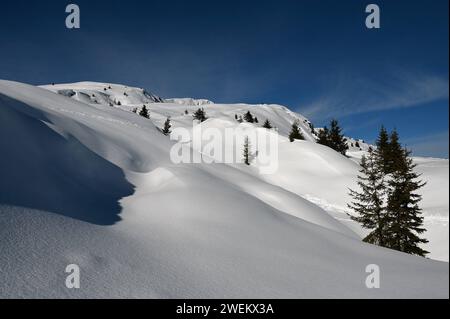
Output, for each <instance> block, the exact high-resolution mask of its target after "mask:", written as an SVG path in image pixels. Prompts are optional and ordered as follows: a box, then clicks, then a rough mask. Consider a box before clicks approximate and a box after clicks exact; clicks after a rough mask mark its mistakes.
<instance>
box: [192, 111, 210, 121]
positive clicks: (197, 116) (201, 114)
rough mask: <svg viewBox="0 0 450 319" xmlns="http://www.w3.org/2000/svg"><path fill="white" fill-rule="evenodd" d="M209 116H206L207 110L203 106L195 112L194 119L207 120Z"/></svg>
mask: <svg viewBox="0 0 450 319" xmlns="http://www.w3.org/2000/svg"><path fill="white" fill-rule="evenodd" d="M207 119H208V118H207V117H206V113H205V110H204V109H203V108H201V109H200V108H199V109H198V110H197V111H195V113H194V120H199V121H200V122H204V121H206V120H207Z"/></svg>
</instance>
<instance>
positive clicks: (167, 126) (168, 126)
mask: <svg viewBox="0 0 450 319" xmlns="http://www.w3.org/2000/svg"><path fill="white" fill-rule="evenodd" d="M171 128H172V124H171V123H170V117H168V118H167V119H166V121H165V122H164V127H163V129H162V130H161V131H162V133H163V134H164V135H170V133H172V131H171V130H170V129H171Z"/></svg>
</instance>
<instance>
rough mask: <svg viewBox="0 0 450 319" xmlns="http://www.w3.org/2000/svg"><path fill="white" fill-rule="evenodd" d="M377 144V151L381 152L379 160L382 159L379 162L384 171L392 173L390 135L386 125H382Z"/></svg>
mask: <svg viewBox="0 0 450 319" xmlns="http://www.w3.org/2000/svg"><path fill="white" fill-rule="evenodd" d="M375 145H376V146H377V151H378V153H379V154H380V156H379V160H380V161H381V162H380V163H379V164H380V166H381V168H382V169H383V172H384V173H385V174H389V173H390V169H389V149H390V144H389V135H388V132H387V131H386V129H385V128H384V126H382V127H381V129H380V133H379V134H378V138H377V140H376V142H375Z"/></svg>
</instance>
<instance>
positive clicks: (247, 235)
mask: <svg viewBox="0 0 450 319" xmlns="http://www.w3.org/2000/svg"><path fill="white" fill-rule="evenodd" d="M105 87H106V88H107V89H106V90H109V91H110V92H108V97H107V98H105V100H102V99H99V100H97V102H93V101H92V95H93V94H94V95H95V96H97V97H98V96H99V95H98V94H99V93H101V92H102V91H103V92H105ZM109 87H110V85H108V84H93V83H89V82H84V83H82V84H75V85H69V84H67V85H64V86H63V87H59V86H58V85H54V86H48V87H46V88H39V87H33V86H29V85H25V84H20V83H15V82H8V81H0V124H1V125H0V130H1V132H0V133H1V134H0V149H1V151H2V156H1V157H0V176H1V181H0V249H1V254H0V268H1V271H0V282H1V283H2V284H1V285H0V297H6V298H14V297H30V298H89V297H91V298H92V297H93V298H111V297H112V298H118V297H134V298H138V297H145V298H157V297H159V298H247V297H251V298H313V297H317V298H448V296H449V294H448V290H449V287H448V263H445V262H439V261H434V260H429V259H424V258H419V257H414V256H409V255H406V254H403V253H399V252H396V251H392V250H388V249H383V248H380V247H376V246H372V245H368V244H365V243H362V242H361V240H360V238H359V236H358V234H356V233H355V231H357V229H356V228H354V227H351V225H350V227H351V228H350V227H348V226H349V224H348V223H346V225H344V224H343V223H342V222H341V221H342V220H340V219H339V218H335V217H339V214H340V213H339V210H338V209H334V208H336V207H338V208H339V207H340V206H339V205H342V204H343V201H344V200H345V198H342V197H344V196H345V195H344V192H345V189H344V188H345V187H347V186H348V185H351V183H352V181H354V177H355V174H356V173H355V172H356V171H357V168H358V167H357V164H356V163H355V162H354V161H352V160H350V159H347V158H345V157H342V156H341V155H339V154H336V153H335V152H334V151H332V150H330V149H328V148H325V147H322V146H320V145H317V144H315V143H311V142H308V141H304V142H296V143H293V144H291V143H288V142H287V139H286V137H285V135H286V130H288V128H289V126H290V124H291V122H292V120H293V118H294V117H295V118H298V119H299V120H300V121H301V123H300V124H301V129H302V131H303V132H304V134H305V135H306V137H307V140H309V141H312V140H314V134H313V132H312V131H311V128H310V126H309V124H308V121H307V119H305V118H303V117H301V115H297V114H295V113H292V112H290V111H289V110H288V109H286V108H285V107H282V106H278V105H258V106H249V105H244V104H237V105H217V104H210V103H206V104H203V105H202V107H204V108H205V110H206V112H207V114H208V115H209V116H210V119H209V120H207V121H206V122H204V123H203V124H202V125H214V126H220V125H227V124H226V123H232V125H240V124H239V123H236V122H234V121H233V119H234V115H235V114H243V113H245V112H246V111H247V110H249V109H250V110H251V112H252V113H254V114H255V115H256V116H257V117H258V118H259V120H260V122H262V121H263V120H265V118H269V119H270V121H271V122H272V123H273V124H274V125H275V126H277V127H278V128H279V131H280V133H281V136H280V170H279V172H278V173H277V174H275V175H273V176H266V177H262V176H261V175H259V174H258V173H257V170H256V169H255V168H253V167H251V168H248V167H246V166H244V165H240V164H233V165H225V164H211V165H207V164H180V165H175V164H172V163H171V161H170V158H169V151H170V148H171V146H172V145H173V143H174V142H173V141H170V140H169V139H168V137H166V136H164V135H163V134H161V133H160V132H159V130H158V129H157V128H156V127H155V125H156V126H157V127H161V126H162V122H163V121H164V120H165V119H166V118H167V117H168V116H170V117H171V118H172V120H173V121H172V122H173V124H174V126H183V127H187V128H188V127H191V126H192V116H191V114H192V111H193V110H195V109H196V108H198V105H197V104H195V103H179V102H178V103H162V100H158V99H156V100H154V99H153V98H149V99H148V100H145V98H146V96H147V95H148V96H150V95H149V94H148V93H146V92H145V91H144V90H140V89H133V88H129V91H128V92H129V93H127V95H128V96H126V95H123V93H124V92H122V89H123V87H124V86H112V85H111V89H109ZM70 90H72V91H70ZM51 91H54V92H51ZM68 92H69V93H68ZM96 92H97V93H96ZM133 92H134V93H133ZM73 93H75V94H73ZM80 93H85V94H86V95H89V96H90V98H89V99H84V98H83V97H82V96H83V95H80ZM119 96H120V97H121V98H122V96H123V100H120V101H121V103H120V105H118V104H119V103H117V104H114V103H112V104H113V105H112V106H111V103H110V102H111V101H114V99H116V101H117V100H118V99H119ZM101 101H103V102H101ZM122 102H123V103H122ZM172 102H173V101H172ZM142 104H147V105H150V107H149V108H150V111H151V120H147V119H144V118H142V117H139V116H138V115H136V114H134V113H132V112H130V110H131V109H133V108H134V107H140V106H142ZM192 104H195V105H192ZM185 110H187V111H188V113H189V114H188V115H186V114H185ZM218 120H221V121H218ZM220 123H222V124H220ZM219 128H220V127H219ZM297 161H301V165H300V163H298V162H297ZM441 164H442V163H441ZM444 167H445V165H444ZM447 171H448V163H447ZM433 174H434V173H433ZM447 176H448V175H447ZM440 183H441V187H444V188H445V187H447V188H448V179H447V180H445V179H443V180H441V182H440ZM343 185H345V186H343ZM341 189H344V190H341ZM424 191H425V190H424ZM428 192H430V193H434V192H436V189H434V188H433V189H429V190H428ZM435 196H436V197H438V196H439V195H435ZM445 196H447V195H445ZM424 200H425V199H424ZM445 204H447V207H448V200H447V201H445V200H440V201H439V200H433V197H430V200H429V202H428V204H427V205H436V210H435V212H439V213H442V214H445V213H446V214H447V216H448V208H447V210H445V208H444V209H441V207H442V206H443V205H445ZM324 208H325V209H324ZM330 213H331V214H330ZM352 229H353V230H352ZM447 236H448V228H447ZM447 254H448V252H447ZM68 264H77V265H79V266H80V268H81V289H78V290H69V289H67V288H66V287H65V284H64V282H65V276H66V274H65V272H64V270H65V267H66V266H67V265H68ZM369 264H377V265H378V266H379V267H380V270H381V288H380V289H368V288H367V287H366V286H365V279H366V276H367V275H368V274H367V273H366V272H365V271H366V266H367V265H369Z"/></svg>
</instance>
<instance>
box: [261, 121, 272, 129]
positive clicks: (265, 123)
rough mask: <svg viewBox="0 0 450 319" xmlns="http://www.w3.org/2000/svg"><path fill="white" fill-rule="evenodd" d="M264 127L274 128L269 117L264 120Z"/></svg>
mask: <svg viewBox="0 0 450 319" xmlns="http://www.w3.org/2000/svg"><path fill="white" fill-rule="evenodd" d="M262 127H264V128H266V129H268V130H270V129H272V124H271V123H270V121H269V119H266V120H265V121H264V124H263V126H262Z"/></svg>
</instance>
